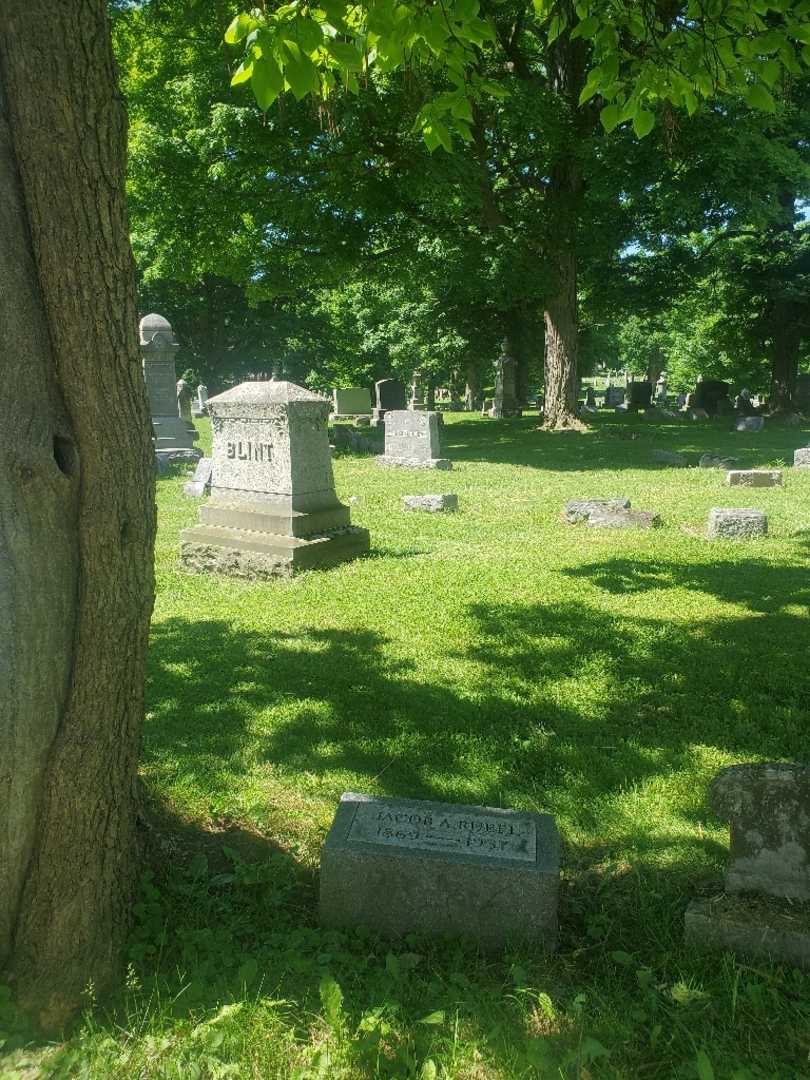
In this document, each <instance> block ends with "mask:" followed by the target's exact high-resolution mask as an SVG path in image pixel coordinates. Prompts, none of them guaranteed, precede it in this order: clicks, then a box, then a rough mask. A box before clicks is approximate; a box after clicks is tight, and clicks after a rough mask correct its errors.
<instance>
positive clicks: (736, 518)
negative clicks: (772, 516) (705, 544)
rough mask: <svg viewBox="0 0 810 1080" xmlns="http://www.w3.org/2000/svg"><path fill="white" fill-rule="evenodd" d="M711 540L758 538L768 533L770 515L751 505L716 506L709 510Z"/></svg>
mask: <svg viewBox="0 0 810 1080" xmlns="http://www.w3.org/2000/svg"><path fill="white" fill-rule="evenodd" d="M706 535H707V537H708V538H709V540H756V539H759V537H762V536H767V535H768V516H767V514H765V513H763V511H762V510H753V509H751V508H749V507H742V508H740V507H738V508H735V509H729V508H727V507H717V506H716V507H714V508H713V509H712V510H710V511H709V526H708V529H707V532H706Z"/></svg>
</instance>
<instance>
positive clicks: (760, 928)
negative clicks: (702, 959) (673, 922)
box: [684, 897, 810, 969]
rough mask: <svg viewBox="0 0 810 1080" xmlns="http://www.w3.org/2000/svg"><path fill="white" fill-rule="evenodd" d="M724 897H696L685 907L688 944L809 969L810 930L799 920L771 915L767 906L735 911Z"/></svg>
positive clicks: (685, 934) (685, 936)
mask: <svg viewBox="0 0 810 1080" xmlns="http://www.w3.org/2000/svg"><path fill="white" fill-rule="evenodd" d="M735 906H736V905H729V904H728V902H727V900H726V899H725V898H723V897H721V898H720V899H719V900H717V901H712V900H693V901H692V902H691V904H690V905H689V907H688V908H687V909H686V916H685V920H684V938H685V941H686V944H687V945H691V946H692V947H694V948H697V949H701V950H706V951H711V952H733V953H736V954H737V955H738V956H743V957H747V958H749V959H751V960H764V961H766V962H772V963H779V964H791V965H792V966H794V967H799V968H805V969H809V968H810V932H808V928H807V926H806V925H805V926H802V924H801V920H800V919H795V920H794V925H793V926H791V922H790V919H789V918H782V919H778V918H773V917H771V916H769V914H768V911H767V909H766V908H765V906H764V905H762V904H759V905H757V906H756V907H755V908H754V909H753V910H752V912H751V913H750V914H749V913H746V912H745V910H744V905H743V910H742V911H739V912H738V911H735Z"/></svg>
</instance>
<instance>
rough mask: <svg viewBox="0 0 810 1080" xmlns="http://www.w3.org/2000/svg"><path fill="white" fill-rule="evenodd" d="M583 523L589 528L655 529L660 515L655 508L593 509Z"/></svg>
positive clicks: (659, 522) (659, 520)
mask: <svg viewBox="0 0 810 1080" xmlns="http://www.w3.org/2000/svg"><path fill="white" fill-rule="evenodd" d="M585 524H586V525H587V526H588V528H589V529H655V528H657V527H658V526H659V525H660V524H661V515H660V514H657V513H656V512H655V510H594V511H592V512H591V513H590V514H589V515H588V517H587V519H586V521H585Z"/></svg>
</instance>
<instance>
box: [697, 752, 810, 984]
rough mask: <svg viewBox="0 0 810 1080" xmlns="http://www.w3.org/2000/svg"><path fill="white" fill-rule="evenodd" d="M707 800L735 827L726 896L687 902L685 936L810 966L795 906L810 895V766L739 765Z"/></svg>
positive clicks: (808, 938) (809, 946) (809, 936)
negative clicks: (688, 903)
mask: <svg viewBox="0 0 810 1080" xmlns="http://www.w3.org/2000/svg"><path fill="white" fill-rule="evenodd" d="M709 803H710V805H711V807H712V809H713V810H714V812H715V813H716V814H717V816H718V817H719V818H720V819H721V820H722V821H727V822H728V823H729V825H730V835H731V859H730V862H729V864H728V867H727V870H726V877H725V892H726V895H725V896H720V897H715V898H714V899H712V900H695V901H693V902H692V903H691V904H690V905H689V908H688V910H687V913H686V939H687V941H688V942H689V943H691V944H694V945H698V946H700V947H704V948H716V949H731V950H733V951H736V952H739V953H742V954H743V955H746V956H751V957H754V958H773V959H775V960H781V961H786V962H788V963H794V964H798V965H799V966H803V967H810V931H809V930H808V924H807V920H806V918H805V920H804V923H802V921H801V920H800V919H799V918H797V915H799V914H800V912H799V908H798V907H797V906H796V905H797V902H799V903H801V902H804V903H806V902H807V901H808V900H810V766H807V765H797V764H787V763H777V764H755V765H733V766H732V767H731V768H728V769H724V770H723V771H722V772H721V773H720V774H719V775H718V776H717V777H716V778H715V780H714V782H713V783H712V786H711V788H710V791H709ZM758 898H759V899H758ZM765 898H769V899H767V900H766V899H765ZM786 902H787V905H786ZM785 905H786V906H785Z"/></svg>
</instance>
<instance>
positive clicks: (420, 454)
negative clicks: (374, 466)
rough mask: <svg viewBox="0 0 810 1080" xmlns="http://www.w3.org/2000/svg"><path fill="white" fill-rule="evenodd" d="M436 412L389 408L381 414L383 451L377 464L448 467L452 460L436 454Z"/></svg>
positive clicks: (411, 467)
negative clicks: (390, 409)
mask: <svg viewBox="0 0 810 1080" xmlns="http://www.w3.org/2000/svg"><path fill="white" fill-rule="evenodd" d="M440 452H441V451H440V446H439V414H438V413H435V412H412V411H411V410H409V409H404V410H403V409H393V410H392V411H391V412H389V413H386V415H385V453H384V454H383V455H382V456H381V457H378V458H377V461H378V463H379V464H380V465H400V466H403V467H405V468H410V469H451V468H452V467H453V465H452V462H451V461H449V460H448V459H447V458H443V457H440V456H439V454H440Z"/></svg>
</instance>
